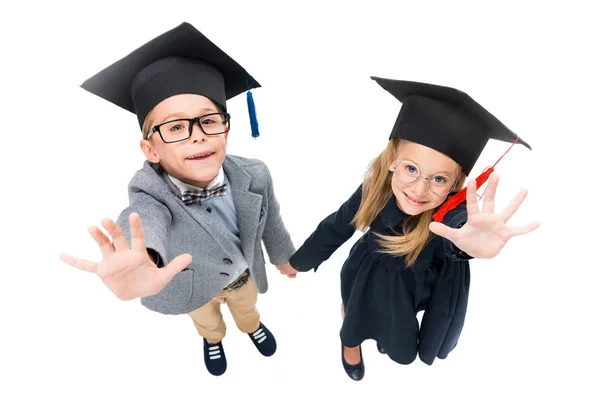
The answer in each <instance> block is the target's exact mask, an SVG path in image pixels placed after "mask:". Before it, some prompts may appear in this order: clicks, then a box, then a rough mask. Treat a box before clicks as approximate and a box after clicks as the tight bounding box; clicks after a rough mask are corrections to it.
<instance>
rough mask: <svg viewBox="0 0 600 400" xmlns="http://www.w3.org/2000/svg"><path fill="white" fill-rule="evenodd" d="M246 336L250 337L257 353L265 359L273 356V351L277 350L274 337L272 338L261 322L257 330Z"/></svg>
mask: <svg viewBox="0 0 600 400" xmlns="http://www.w3.org/2000/svg"><path fill="white" fill-rule="evenodd" d="M248 336H250V339H252V343H254V345H255V346H256V348H257V349H258V351H260V354H262V355H263V356H265V357H270V356H272V355H273V354H275V350H277V342H276V341H275V336H273V334H272V333H271V331H270V330H268V329H267V327H266V326H264V325H263V323H262V322H261V323H260V325H259V326H258V329H257V330H256V331H254V332H252V333H249V334H248Z"/></svg>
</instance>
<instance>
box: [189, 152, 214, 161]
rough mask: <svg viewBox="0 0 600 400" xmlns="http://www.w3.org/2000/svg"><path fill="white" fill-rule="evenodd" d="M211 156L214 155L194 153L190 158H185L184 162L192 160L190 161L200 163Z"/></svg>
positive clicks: (210, 153) (211, 153)
mask: <svg viewBox="0 0 600 400" xmlns="http://www.w3.org/2000/svg"><path fill="white" fill-rule="evenodd" d="M213 154H215V152H214V151H205V152H202V153H196V154H194V155H192V156H189V157H186V158H185V159H186V160H192V161H202V160H206V159H207V158H209V157H210V156H212V155H213Z"/></svg>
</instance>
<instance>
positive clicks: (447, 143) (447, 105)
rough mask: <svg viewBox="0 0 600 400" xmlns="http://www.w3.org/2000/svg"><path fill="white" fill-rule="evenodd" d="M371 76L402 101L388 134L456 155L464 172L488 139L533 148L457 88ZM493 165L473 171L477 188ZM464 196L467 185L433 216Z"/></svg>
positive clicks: (391, 137) (450, 206)
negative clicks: (476, 175)
mask: <svg viewBox="0 0 600 400" xmlns="http://www.w3.org/2000/svg"><path fill="white" fill-rule="evenodd" d="M371 79H373V80H375V81H376V82H377V83H378V84H379V85H380V86H381V87H382V88H384V89H385V90H387V91H388V92H390V93H391V94H392V95H393V96H394V97H396V99H398V100H399V101H400V102H402V107H401V109H400V113H399V114H398V118H397V119H396V123H395V124H394V127H393V128H392V133H391V134H390V139H393V138H399V139H406V140H409V141H411V142H415V143H418V144H422V145H424V146H427V147H429V148H432V149H434V150H437V151H439V152H440V153H443V154H445V155H447V156H448V157H450V158H451V159H452V160H454V161H455V162H456V163H457V164H458V165H460V166H461V167H462V169H463V171H464V173H465V174H467V175H468V174H469V173H470V172H471V169H473V166H474V165H475V163H476V162H477V159H478V158H479V155H480V154H481V152H482V151H483V149H484V147H485V145H486V144H487V142H488V140H489V139H496V140H501V141H504V142H509V143H512V144H513V145H514V144H515V143H520V144H522V145H524V146H525V147H527V148H528V149H530V150H531V146H529V144H527V143H526V142H525V141H524V140H523V139H521V138H520V137H518V135H516V134H515V133H514V132H513V131H511V130H510V129H508V128H507V127H506V126H505V125H504V124H503V123H502V122H500V121H499V120H498V119H497V118H496V117H494V116H493V115H492V114H490V112H488V111H487V110H486V109H485V108H483V107H482V106H481V105H480V104H478V103H477V102H476V101H475V100H473V99H472V98H471V97H470V96H469V95H467V94H466V93H464V92H461V91H460V90H457V89H453V88H450V87H445V86H438V85H431V84H427V83H421V82H412V81H399V80H392V79H385V78H378V77H373V76H372V77H371ZM501 158H502V157H501ZM498 161H499V160H498ZM494 166H495V164H494ZM493 171H494V167H491V168H488V169H486V170H485V171H484V173H483V174H481V175H480V176H479V177H477V179H476V182H477V188H479V187H480V186H481V185H482V184H483V183H484V182H485V181H486V180H487V178H488V177H489V176H490V175H491V174H492V172H493ZM465 197H466V189H463V190H461V191H460V192H459V193H457V194H455V195H454V196H452V197H451V198H450V199H449V200H448V201H446V202H445V204H444V205H443V206H442V207H441V208H440V210H439V211H438V213H436V215H435V216H434V219H435V220H436V221H438V222H440V221H441V220H442V219H443V216H444V215H445V213H446V212H448V211H449V210H450V209H452V208H454V207H456V205H458V204H460V203H462V202H463V201H464V199H465Z"/></svg>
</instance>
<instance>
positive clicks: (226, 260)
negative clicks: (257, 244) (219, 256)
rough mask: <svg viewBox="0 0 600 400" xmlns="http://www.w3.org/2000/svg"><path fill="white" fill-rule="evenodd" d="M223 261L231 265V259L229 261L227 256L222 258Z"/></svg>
mask: <svg viewBox="0 0 600 400" xmlns="http://www.w3.org/2000/svg"><path fill="white" fill-rule="evenodd" d="M223 262H224V263H225V264H227V265H231V264H233V261H231V260H230V259H229V258H224V259H223Z"/></svg>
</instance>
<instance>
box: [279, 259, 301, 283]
mask: <svg viewBox="0 0 600 400" xmlns="http://www.w3.org/2000/svg"><path fill="white" fill-rule="evenodd" d="M277 269H278V270H279V272H281V274H283V275H287V277H288V278H290V279H293V278H295V277H296V274H297V273H298V271H296V270H295V269H294V267H292V265H291V264H290V263H289V262H288V263H285V264H283V265H278V266H277Z"/></svg>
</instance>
